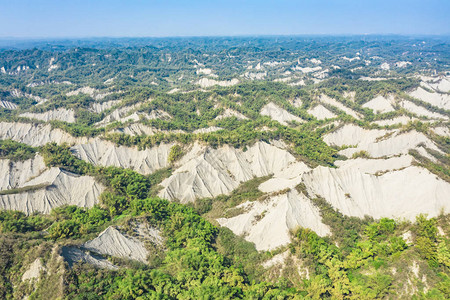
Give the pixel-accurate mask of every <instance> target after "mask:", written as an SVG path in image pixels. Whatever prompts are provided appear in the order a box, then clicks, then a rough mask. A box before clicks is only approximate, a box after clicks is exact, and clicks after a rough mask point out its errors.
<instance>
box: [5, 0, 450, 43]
mask: <svg viewBox="0 0 450 300" xmlns="http://www.w3.org/2000/svg"><path fill="white" fill-rule="evenodd" d="M303 34H314V35H315V34H324V35H354V34H401V35H449V34H450V0H297V1H295V0H273V1H272V0H259V1H258V0H186V1H180V0H178V1H177V0H154V1H153V0H0V38H5V37H6V38H10V37H17V38H62V37H69V38H70V37H77V38H79V37H166V36H235V35H303Z"/></svg>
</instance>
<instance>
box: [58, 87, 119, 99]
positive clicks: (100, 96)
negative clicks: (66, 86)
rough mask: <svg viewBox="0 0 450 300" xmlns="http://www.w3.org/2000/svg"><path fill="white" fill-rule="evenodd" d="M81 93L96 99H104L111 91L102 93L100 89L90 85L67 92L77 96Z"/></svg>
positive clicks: (68, 94) (69, 94)
mask: <svg viewBox="0 0 450 300" xmlns="http://www.w3.org/2000/svg"><path fill="white" fill-rule="evenodd" d="M79 94H86V95H89V96H91V97H92V98H94V99H95V100H102V99H103V98H105V97H106V96H108V95H110V94H111V93H100V91H98V90H96V89H94V88H91V87H89V86H85V87H82V88H79V89H77V90H75V91H71V92H68V93H66V96H76V95H79Z"/></svg>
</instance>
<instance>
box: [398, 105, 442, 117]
mask: <svg viewBox="0 0 450 300" xmlns="http://www.w3.org/2000/svg"><path fill="white" fill-rule="evenodd" d="M399 104H400V106H401V107H403V108H404V109H406V110H408V111H410V112H412V113H413V114H416V115H418V116H419V117H420V116H422V117H427V118H430V119H448V117H446V116H444V115H442V114H440V113H437V112H434V111H429V110H428V109H426V108H425V107H422V106H419V105H416V104H414V103H412V102H411V101H407V100H403V101H401V102H400V103H399Z"/></svg>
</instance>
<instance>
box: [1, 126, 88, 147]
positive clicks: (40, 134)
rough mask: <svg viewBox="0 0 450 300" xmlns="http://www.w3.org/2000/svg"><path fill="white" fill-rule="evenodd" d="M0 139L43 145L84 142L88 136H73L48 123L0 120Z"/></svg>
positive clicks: (34, 145)
mask: <svg viewBox="0 0 450 300" xmlns="http://www.w3.org/2000/svg"><path fill="white" fill-rule="evenodd" d="M0 139H4V140H6V139H11V140H14V141H16V142H20V143H24V144H27V145H30V146H33V147H38V146H43V145H45V144H47V143H50V142H55V143H57V144H61V143H68V144H74V143H86V142H87V141H88V138H85V137H79V138H75V137H73V136H71V135H70V134H68V133H67V132H65V131H62V130H61V129H58V128H56V129H52V127H51V125H50V124H32V123H10V122H0Z"/></svg>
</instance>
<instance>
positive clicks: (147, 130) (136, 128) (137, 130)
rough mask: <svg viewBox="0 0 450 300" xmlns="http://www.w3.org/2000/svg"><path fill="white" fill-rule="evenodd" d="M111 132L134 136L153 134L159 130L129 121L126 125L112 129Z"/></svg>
mask: <svg viewBox="0 0 450 300" xmlns="http://www.w3.org/2000/svg"><path fill="white" fill-rule="evenodd" d="M113 132H114V133H123V134H128V135H131V136H136V135H154V134H156V133H158V132H160V130H158V129H156V128H152V127H149V126H146V125H144V124H142V123H131V124H128V125H126V126H125V127H122V128H116V129H114V130H113Z"/></svg>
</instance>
